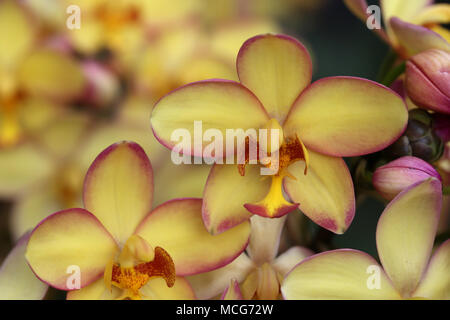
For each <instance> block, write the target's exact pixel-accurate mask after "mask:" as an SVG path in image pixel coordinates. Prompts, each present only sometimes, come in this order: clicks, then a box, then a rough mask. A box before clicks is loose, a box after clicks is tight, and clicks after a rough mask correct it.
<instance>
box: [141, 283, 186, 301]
mask: <svg viewBox="0 0 450 320" xmlns="http://www.w3.org/2000/svg"><path fill="white" fill-rule="evenodd" d="M139 291H140V292H141V293H142V295H143V299H145V300H147V299H148V300H194V299H195V293H194V291H193V290H192V287H191V285H190V284H189V282H188V281H187V280H186V279H185V278H183V277H177V278H176V280H175V284H174V285H173V287H171V288H169V287H168V286H167V284H166V282H165V281H164V279H162V278H153V279H150V281H149V282H147V284H146V285H145V286H143V287H142V288H141V289H140V290H139Z"/></svg>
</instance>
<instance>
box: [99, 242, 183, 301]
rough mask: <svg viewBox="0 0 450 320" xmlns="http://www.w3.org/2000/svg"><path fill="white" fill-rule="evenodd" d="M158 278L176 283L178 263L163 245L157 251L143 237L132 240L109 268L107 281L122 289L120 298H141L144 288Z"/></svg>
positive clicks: (170, 284) (105, 277) (169, 285)
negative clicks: (176, 263)
mask: <svg viewBox="0 0 450 320" xmlns="http://www.w3.org/2000/svg"><path fill="white" fill-rule="evenodd" d="M155 277H162V278H163V279H164V280H165V281H166V284H167V286H168V287H169V288H170V287H173V285H174V284H175V278H176V275H175V265H174V263H173V260H172V258H171V257H170V255H169V254H168V253H167V251H166V250H164V249H163V248H161V247H155V249H154V250H153V249H152V248H151V247H150V245H149V244H148V243H147V242H146V241H145V240H144V239H143V238H141V237H140V236H138V235H133V236H132V237H130V239H128V241H127V243H126V244H125V246H124V248H123V250H122V252H121V253H120V256H119V263H113V262H111V264H110V265H109V266H108V267H107V268H106V270H105V275H104V279H105V283H106V285H107V287H108V288H110V289H111V285H114V286H115V287H117V288H119V289H122V290H123V292H122V295H121V296H120V297H119V298H118V299H132V300H136V299H141V298H142V294H141V292H140V289H141V288H142V287H143V286H144V285H146V284H147V282H148V281H149V280H150V279H152V278H155Z"/></svg>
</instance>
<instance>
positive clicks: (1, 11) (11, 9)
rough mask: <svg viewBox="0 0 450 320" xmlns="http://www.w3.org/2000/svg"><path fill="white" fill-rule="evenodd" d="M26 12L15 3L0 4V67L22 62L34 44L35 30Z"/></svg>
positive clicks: (5, 2) (8, 0)
mask: <svg viewBox="0 0 450 320" xmlns="http://www.w3.org/2000/svg"><path fill="white" fill-rule="evenodd" d="M29 21H30V19H29V17H27V15H26V13H25V11H24V10H23V8H21V6H20V5H19V4H18V3H17V2H15V1H10V0H7V1H2V2H1V3H0V47H1V48H2V50H0V67H2V68H8V67H12V66H14V64H16V63H17V62H18V61H20V60H21V59H22V58H23V57H24V56H25V54H26V53H27V51H28V50H29V49H30V47H31V45H32V44H33V36H34V35H33V29H32V26H31V25H30V23H29Z"/></svg>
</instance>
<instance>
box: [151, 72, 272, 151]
mask: <svg viewBox="0 0 450 320" xmlns="http://www.w3.org/2000/svg"><path fill="white" fill-rule="evenodd" d="M268 120H269V118H268V115H267V113H266V112H265V110H264V108H263V107H262V105H261V103H260V102H259V101H258V99H257V98H256V97H255V96H254V95H253V94H252V93H251V92H250V91H249V90H248V89H246V88H245V87H244V86H242V85H241V84H239V83H237V82H233V81H226V80H206V81H200V82H194V83H191V84H188V85H186V86H184V87H181V88H179V89H177V90H175V91H172V92H171V93H169V94H168V95H166V96H164V97H163V98H162V99H161V100H160V101H159V102H158V103H157V104H156V106H155V107H154V109H153V112H152V116H151V124H152V128H153V131H154V133H155V136H156V138H157V139H158V140H159V141H160V142H161V143H162V144H163V145H165V146H166V147H168V148H170V149H172V148H173V147H174V146H175V145H177V144H178V143H177V141H173V140H171V139H172V138H171V136H172V133H174V131H175V130H177V129H187V130H188V132H189V134H190V136H189V137H188V141H184V140H185V139H183V141H182V142H180V143H179V145H180V146H183V147H185V149H187V150H186V153H188V154H191V155H196V156H200V157H201V156H202V153H201V150H199V148H194V147H195V143H194V121H202V124H201V126H202V130H203V131H202V133H203V132H205V131H206V130H208V129H217V130H220V132H221V133H222V137H226V129H243V130H244V131H245V130H247V129H250V128H252V129H257V128H260V127H261V126H263V125H264V124H265V123H266V122H267V121H268ZM198 128H199V127H198ZM198 138H200V139H201V138H202V137H198ZM176 139H180V138H179V137H177V138H176ZM187 143H189V144H187ZM201 143H202V146H203V147H205V146H207V145H208V144H209V143H210V142H205V141H203V139H201ZM223 145H224V146H225V141H224V142H223ZM194 149H197V150H194ZM189 151H190V152H189ZM232 151H233V150H232Z"/></svg>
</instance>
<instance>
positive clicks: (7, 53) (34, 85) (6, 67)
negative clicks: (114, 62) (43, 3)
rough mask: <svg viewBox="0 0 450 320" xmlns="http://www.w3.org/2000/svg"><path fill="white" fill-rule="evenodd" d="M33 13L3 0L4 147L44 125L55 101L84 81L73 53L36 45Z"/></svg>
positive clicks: (0, 133)
mask: <svg viewBox="0 0 450 320" xmlns="http://www.w3.org/2000/svg"><path fill="white" fill-rule="evenodd" d="M30 18H34V17H30V16H29V14H28V13H27V12H26V11H25V9H24V8H23V7H22V6H21V5H20V4H18V3H17V2H14V1H10V0H6V1H1V2H0V46H1V48H2V50H1V53H0V148H2V149H4V148H5V147H8V146H14V145H17V144H18V143H20V142H22V141H23V140H24V139H25V138H26V136H27V135H28V134H29V133H30V131H32V130H35V129H37V128H38V127H41V128H42V127H43V126H44V125H45V124H46V121H47V120H48V118H49V117H51V116H56V115H57V112H56V111H55V109H57V108H55V105H56V107H57V106H58V105H59V104H61V102H64V101H67V100H69V99H71V98H73V97H75V96H76V95H78V94H79V93H80V91H81V90H82V89H83V86H84V79H83V76H82V73H81V68H80V67H79V66H78V64H77V63H76V62H75V61H74V60H73V59H72V58H70V57H69V56H67V55H64V54H62V53H61V52H58V51H57V50H53V49H51V48H48V47H44V46H42V47H38V46H36V42H37V29H38V28H37V24H36V23H35V24H33V23H32V21H33V19H30ZM47 100H50V101H51V102H47ZM39 107H41V108H39ZM30 113H32V114H33V115H30Z"/></svg>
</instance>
